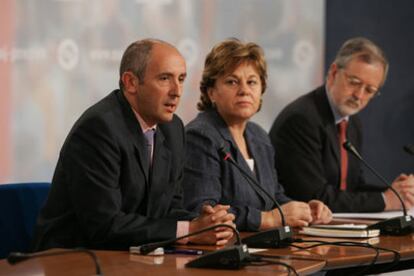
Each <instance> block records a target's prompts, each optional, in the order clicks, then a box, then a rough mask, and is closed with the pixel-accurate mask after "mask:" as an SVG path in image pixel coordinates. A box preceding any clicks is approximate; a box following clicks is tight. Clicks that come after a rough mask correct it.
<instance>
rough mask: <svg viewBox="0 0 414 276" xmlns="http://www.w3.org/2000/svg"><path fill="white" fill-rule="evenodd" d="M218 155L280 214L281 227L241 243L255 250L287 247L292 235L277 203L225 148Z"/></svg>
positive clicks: (255, 235) (263, 232) (259, 233)
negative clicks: (258, 191)
mask: <svg viewBox="0 0 414 276" xmlns="http://www.w3.org/2000/svg"><path fill="white" fill-rule="evenodd" d="M220 153H221V154H222V156H223V160H224V161H229V162H230V164H232V165H233V166H235V167H236V168H237V169H238V170H239V171H240V173H241V174H242V175H243V177H244V178H245V179H246V180H247V182H248V183H249V184H250V186H251V187H252V188H253V189H255V187H256V188H258V189H259V190H260V191H261V192H262V193H264V194H265V195H266V196H267V197H268V198H270V200H271V201H272V202H273V204H274V205H276V208H277V210H278V211H279V213H280V218H281V221H282V227H277V228H272V229H269V230H266V231H260V232H258V233H256V234H253V235H251V236H249V237H246V238H244V239H243V240H242V242H243V243H245V244H247V246H249V247H256V248H281V247H286V246H288V245H289V244H290V243H291V241H292V236H293V233H292V231H291V229H290V227H289V226H287V225H286V222H285V217H284V215H283V212H282V208H281V207H280V205H279V203H278V202H277V201H276V200H275V199H274V198H273V197H272V196H271V195H270V194H269V193H268V192H267V191H266V190H265V189H263V187H262V186H260V184H259V183H258V182H257V180H256V179H255V178H253V177H252V176H251V175H250V174H248V173H247V172H246V171H245V170H244V169H243V168H241V167H240V166H239V164H237V162H236V161H235V160H234V159H233V157H232V156H231V154H230V153H229V152H227V151H226V149H225V146H224V145H223V146H221V148H220Z"/></svg>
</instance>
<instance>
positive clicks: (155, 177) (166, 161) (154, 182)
mask: <svg viewBox="0 0 414 276" xmlns="http://www.w3.org/2000/svg"><path fill="white" fill-rule="evenodd" d="M154 138H155V139H154V141H155V143H154V155H153V160H152V169H151V176H150V182H149V190H148V191H149V192H148V196H149V200H150V201H151V200H157V199H159V198H161V195H162V193H164V192H165V189H166V188H167V186H166V182H167V181H168V177H169V175H168V173H169V171H170V166H171V162H170V160H171V151H170V149H169V148H168V147H166V145H165V143H164V141H165V137H164V134H163V133H162V131H161V129H160V128H159V127H158V128H157V131H156V133H155V137H154ZM151 206H157V204H149V205H148V208H151ZM148 214H151V210H148Z"/></svg>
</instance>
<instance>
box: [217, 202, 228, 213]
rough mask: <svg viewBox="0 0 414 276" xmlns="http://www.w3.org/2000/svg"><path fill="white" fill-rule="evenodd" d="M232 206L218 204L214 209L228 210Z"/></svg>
mask: <svg viewBox="0 0 414 276" xmlns="http://www.w3.org/2000/svg"><path fill="white" fill-rule="evenodd" d="M229 208H230V205H222V204H217V205H216V206H214V208H213V209H214V211H216V212H217V211H220V210H226V211H227V210H228V209H229Z"/></svg>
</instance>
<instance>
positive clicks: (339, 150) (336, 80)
mask: <svg viewBox="0 0 414 276" xmlns="http://www.w3.org/2000/svg"><path fill="white" fill-rule="evenodd" d="M387 71H388V61H387V60H386V58H385V56H384V54H383V52H382V50H381V49H380V48H379V47H378V46H377V45H375V44H374V43H373V42H371V41H369V40H367V39H365V38H353V39H350V40H348V41H346V42H345V43H344V45H343V46H342V47H341V49H340V50H339V52H338V53H337V56H336V58H335V61H334V62H333V63H332V64H331V66H330V68H329V72H328V75H327V80H326V84H325V85H324V86H321V87H319V88H317V89H316V90H314V91H312V92H310V93H308V94H306V95H304V96H302V97H300V98H298V99H297V100H295V101H294V102H292V103H291V104H289V105H288V106H287V107H286V108H285V109H284V110H283V111H282V112H281V113H280V114H279V115H278V117H277V118H276V120H275V122H274V124H273V126H272V128H271V130H270V138H271V140H272V143H273V146H274V147H275V150H276V164H277V172H278V176H279V181H280V182H281V183H282V184H283V186H284V188H285V190H286V194H287V195H289V196H290V197H292V198H294V199H297V200H303V201H308V200H310V199H319V200H321V201H323V202H324V203H325V204H327V205H328V206H329V207H330V208H331V210H332V211H334V212H370V211H383V210H396V209H400V208H401V204H400V202H399V201H398V199H397V197H396V196H395V195H394V194H393V193H392V191H391V190H390V189H386V188H384V189H381V190H375V189H374V188H372V186H373V185H367V183H366V182H365V179H364V176H363V175H362V167H361V166H362V164H361V163H360V162H359V161H358V160H357V159H356V158H354V157H353V156H351V155H348V154H347V152H346V150H345V149H343V147H342V146H340V145H342V143H343V142H344V141H345V140H349V141H350V142H351V143H352V144H354V145H355V147H356V148H357V149H358V150H360V149H361V143H362V130H361V124H360V121H359V119H358V116H357V115H356V114H357V113H358V112H359V111H360V110H362V109H363V108H364V107H365V106H366V105H367V104H368V103H369V101H370V100H371V99H372V98H373V97H375V96H376V95H377V94H378V90H379V89H380V87H381V86H382V85H383V83H384V81H385V79H386V75H387ZM392 186H393V187H394V188H395V189H396V190H397V191H398V192H399V193H400V194H401V195H402V198H403V200H404V202H405V204H406V206H407V207H408V208H409V207H412V206H413V205H414V177H413V176H412V175H405V174H401V175H400V176H399V177H397V178H396V179H395V180H394V182H393V183H392Z"/></svg>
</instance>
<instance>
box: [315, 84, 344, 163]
mask: <svg viewBox="0 0 414 276" xmlns="http://www.w3.org/2000/svg"><path fill="white" fill-rule="evenodd" d="M315 96H316V97H315V101H316V106H317V107H319V112H320V116H321V118H322V122H323V125H324V127H325V131H326V135H327V139H328V143H327V144H328V145H329V147H330V150H331V152H332V154H333V156H334V158H335V161H336V163H337V164H338V168H340V160H341V159H340V152H339V142H338V131H337V129H336V125H335V119H334V115H333V114H332V110H331V107H330V105H329V100H328V97H327V96H326V90H325V86H322V87H321V89H318V90H317V91H316V93H315Z"/></svg>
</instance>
